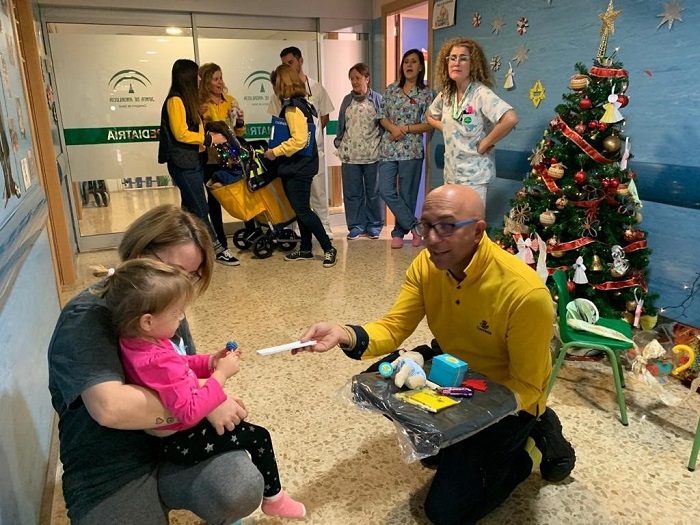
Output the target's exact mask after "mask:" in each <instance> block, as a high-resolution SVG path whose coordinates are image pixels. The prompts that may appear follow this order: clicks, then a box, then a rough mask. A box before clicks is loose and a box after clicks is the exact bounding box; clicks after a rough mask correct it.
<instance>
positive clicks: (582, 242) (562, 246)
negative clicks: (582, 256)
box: [547, 237, 595, 252]
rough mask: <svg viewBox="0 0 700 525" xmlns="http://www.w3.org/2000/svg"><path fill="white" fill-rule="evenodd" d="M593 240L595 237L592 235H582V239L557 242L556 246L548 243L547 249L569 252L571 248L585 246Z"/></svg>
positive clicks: (575, 248)
mask: <svg viewBox="0 0 700 525" xmlns="http://www.w3.org/2000/svg"><path fill="white" fill-rule="evenodd" d="M592 242H595V239H592V238H591V237H581V238H580V239H576V240H574V241H569V242H563V243H561V244H556V245H554V246H552V245H549V244H548V245H547V251H548V252H568V251H570V250H577V249H578V248H580V247H581V246H585V245H586V244H591V243H592Z"/></svg>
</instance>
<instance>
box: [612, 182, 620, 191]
mask: <svg viewBox="0 0 700 525" xmlns="http://www.w3.org/2000/svg"><path fill="white" fill-rule="evenodd" d="M619 187H620V181H619V180H617V179H610V188H612V189H613V190H616V189H617V188H619Z"/></svg>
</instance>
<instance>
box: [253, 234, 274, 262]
mask: <svg viewBox="0 0 700 525" xmlns="http://www.w3.org/2000/svg"><path fill="white" fill-rule="evenodd" d="M274 250H275V245H274V244H273V243H272V239H271V238H270V237H268V236H267V235H263V236H262V237H258V238H257V239H256V240H255V244H253V253H254V254H255V256H256V257H259V258H260V259H267V258H268V257H270V256H271V255H272V252H273V251H274Z"/></svg>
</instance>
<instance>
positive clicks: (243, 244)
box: [233, 228, 254, 250]
mask: <svg viewBox="0 0 700 525" xmlns="http://www.w3.org/2000/svg"><path fill="white" fill-rule="evenodd" d="M253 233H254V232H251V231H250V230H249V229H248V228H241V229H240V230H238V231H237V232H236V233H234V234H233V244H234V246H235V247H236V248H238V249H239V250H247V249H249V248H250V247H251V246H252V245H253V242H252V241H251V239H252V237H253Z"/></svg>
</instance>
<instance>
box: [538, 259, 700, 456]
mask: <svg viewBox="0 0 700 525" xmlns="http://www.w3.org/2000/svg"><path fill="white" fill-rule="evenodd" d="M552 279H553V280H554V284H555V285H556V287H557V294H558V295H559V301H558V304H557V315H558V317H559V321H558V322H559V336H560V338H561V341H562V343H563V345H562V347H561V348H560V349H559V353H558V354H557V357H556V361H555V363H554V367H553V368H552V375H551V376H550V378H549V385H548V386H547V395H548V396H549V393H550V392H551V390H552V387H553V386H554V381H555V380H556V378H557V374H558V373H559V369H560V368H561V365H562V363H563V362H564V358H565V357H566V353H567V351H568V349H569V348H594V349H596V350H601V351H603V352H605V353H606V354H607V355H608V357H609V358H610V364H611V365H612V371H613V379H614V380H615V390H616V392H617V404H618V405H619V406H620V420H621V421H622V424H623V425H625V426H627V425H628V424H629V423H628V421H627V407H626V406H625V398H624V396H623V394H622V389H623V388H624V387H625V376H624V374H623V372H622V363H621V362H620V352H622V351H625V350H629V349H630V348H632V347H633V346H634V345H633V344H632V343H628V342H625V341H619V340H617V339H610V338H608V337H603V336H600V335H596V334H593V333H590V332H585V331H582V330H574V329H573V328H571V327H569V325H567V324H566V305H567V304H569V302H570V301H571V298H570V297H569V290H568V289H567V288H566V281H567V277H566V273H565V272H564V271H563V270H557V271H556V272H554V274H553V275H552ZM596 325H599V326H604V327H606V328H610V329H612V330H615V331H617V332H620V333H621V334H623V335H625V336H626V337H629V338H630V339H631V338H632V327H631V326H630V325H629V323H627V322H626V321H624V320H623V319H603V318H601V319H599V320H598V322H597V323H596ZM696 441H697V439H696ZM696 453H697V451H696ZM696 455H697V454H696Z"/></svg>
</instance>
